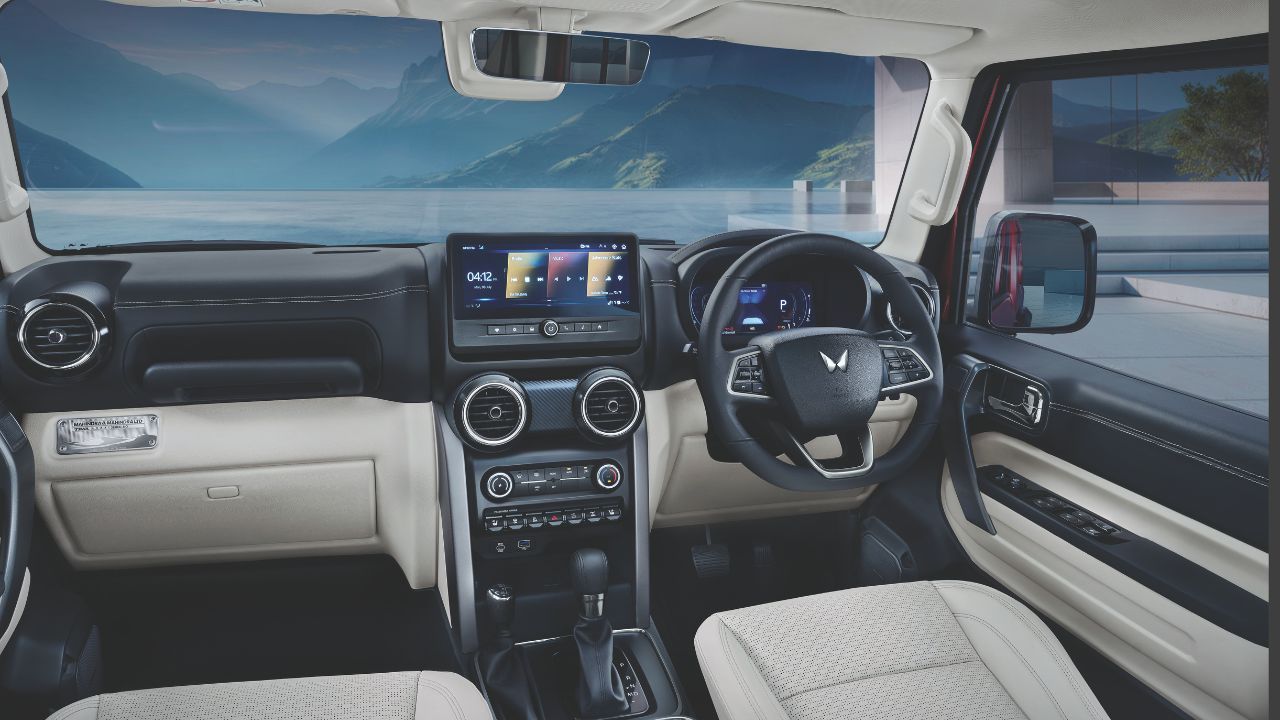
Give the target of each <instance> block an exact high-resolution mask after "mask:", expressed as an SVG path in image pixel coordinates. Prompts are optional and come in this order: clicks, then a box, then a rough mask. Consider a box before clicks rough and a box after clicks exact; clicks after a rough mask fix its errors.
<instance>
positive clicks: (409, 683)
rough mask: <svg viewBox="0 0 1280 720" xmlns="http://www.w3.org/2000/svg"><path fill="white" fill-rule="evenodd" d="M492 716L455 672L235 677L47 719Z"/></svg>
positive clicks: (473, 719)
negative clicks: (255, 679)
mask: <svg viewBox="0 0 1280 720" xmlns="http://www.w3.org/2000/svg"><path fill="white" fill-rule="evenodd" d="M393 719H403V720H493V713H491V712H490V711H489V705H488V704H487V703H486V702H485V700H484V697H483V696H482V695H481V694H480V691H479V690H477V689H476V687H475V686H474V685H472V684H471V683H470V682H469V681H467V679H466V678H464V677H462V676H461V675H455V674H453V673H441V672H398V673H383V674H378V675H338V676H334V677H311V678H297V679H292V680H267V681H262V682H237V683H223V684H219V685H189V686H186V687H171V688H159V689H156V690H136V691H133V692H122V693H109V694H106V695H98V696H95V697H91V698H87V699H85V700H81V701H79V702H76V703H72V704H71V705H68V706H66V707H64V708H62V709H61V710H59V711H58V712H56V713H54V714H53V715H52V716H50V718H49V720H393Z"/></svg>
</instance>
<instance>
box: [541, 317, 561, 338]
mask: <svg viewBox="0 0 1280 720" xmlns="http://www.w3.org/2000/svg"><path fill="white" fill-rule="evenodd" d="M541 330H542V334H543V335H545V336H547V337H555V336H557V335H559V334H560V323H558V322H556V321H555V320H543V321H542V327H541Z"/></svg>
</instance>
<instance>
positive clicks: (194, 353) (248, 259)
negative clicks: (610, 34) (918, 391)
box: [0, 235, 934, 412]
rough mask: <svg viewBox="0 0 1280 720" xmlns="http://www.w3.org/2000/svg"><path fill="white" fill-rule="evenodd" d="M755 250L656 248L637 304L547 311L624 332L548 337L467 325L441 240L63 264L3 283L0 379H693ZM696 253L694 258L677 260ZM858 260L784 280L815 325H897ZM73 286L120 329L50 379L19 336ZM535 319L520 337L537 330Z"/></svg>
mask: <svg viewBox="0 0 1280 720" xmlns="http://www.w3.org/2000/svg"><path fill="white" fill-rule="evenodd" d="M563 237H568V236H563ZM618 237H623V235H618ZM625 237H631V236H625ZM746 249H747V248H746V247H723V248H722V247H713V248H708V249H706V250H705V251H703V252H690V251H689V250H690V248H689V247H687V246H686V247H684V248H681V247H678V246H675V245H672V244H669V243H662V242H651V241H640V242H638V252H637V253H636V255H637V258H636V266H635V272H634V275H635V278H634V280H635V283H636V284H635V286H634V301H635V302H634V305H635V308H634V309H635V312H628V313H624V314H617V313H615V314H612V315H608V314H606V315H601V316H600V317H593V318H582V317H569V316H567V315H563V314H562V315H561V316H560V317H555V316H552V317H549V318H546V319H555V320H557V321H569V320H572V321H573V322H575V323H576V322H587V321H607V322H608V323H609V327H608V328H607V329H606V330H605V331H603V332H596V333H592V332H590V331H588V332H583V333H579V332H577V328H576V327H575V329H574V332H565V333H563V334H558V335H556V336H555V337H550V338H548V337H546V336H545V335H543V334H539V333H537V332H534V333H524V332H522V333H521V334H520V335H519V336H516V337H501V336H498V337H494V336H490V335H488V329H487V325H490V324H498V323H499V322H508V320H507V319H502V320H492V321H491V320H484V319H478V320H461V319H458V318H455V317H454V312H453V308H452V303H451V302H450V298H449V288H450V273H451V268H450V259H449V254H448V249H447V247H446V246H445V245H444V244H443V243H437V244H431V245H427V246H423V247H421V248H359V247H352V248H315V249H312V248H299V249H263V250H244V249H240V250H207V251H199V250H193V251H171V252H138V253H121V254H110V255H96V256H95V255H86V256H63V257H58V258H50V259H48V260H45V261H42V262H40V263H36V264H34V265H32V266H30V267H28V268H25V269H23V270H21V271H19V272H17V273H15V274H14V275H12V276H10V277H8V278H6V279H5V280H4V281H3V282H2V283H0V298H2V300H3V304H4V307H5V312H4V313H2V314H0V332H3V333H4V336H5V338H6V340H5V342H4V346H5V347H4V349H3V350H0V385H2V389H3V392H4V393H5V396H6V397H7V399H9V400H10V402H11V403H12V404H13V406H14V407H15V408H17V409H18V410H19V411H21V412H54V411H68V410H93V409H117V408H131V407H147V406H152V405H165V404H185V403H208V402H231V401H244V400H267V399H290V398H303V397H325V396H342V395H364V396H370V397H377V398H383V399H388V400H394V401H401V402H423V401H427V400H433V399H434V400H445V399H447V398H448V397H449V396H450V395H451V393H452V391H453V389H454V388H455V387H457V385H458V384H459V383H461V382H462V381H463V380H465V379H466V378H468V377H471V376H474V375H476V374H477V373H481V372H494V371H501V372H508V373H512V374H515V375H518V376H519V377H521V378H522V379H527V380H536V379H539V378H564V377H569V376H573V375H575V374H581V373H585V372H589V371H590V370H592V369H595V368H599V367H605V366H608V367H616V368H619V369H621V370H623V371H625V372H626V373H627V374H629V375H630V376H631V377H633V378H636V379H637V380H639V381H641V383H642V384H643V386H644V387H646V388H651V389H654V388H662V387H666V386H668V385H670V384H672V383H675V382H679V381H681V380H685V379H688V378H691V377H692V376H693V367H694V362H693V357H694V356H693V355H692V354H691V352H690V351H691V350H692V344H693V343H692V338H693V336H694V328H693V326H692V321H691V317H690V314H689V312H688V309H689V305H688V297H689V290H690V287H691V284H692V283H693V281H694V279H695V278H698V277H703V278H704V279H705V280H706V281H710V282H713V281H714V280H715V279H718V275H717V274H716V272H717V268H721V269H720V271H721V272H722V267H721V266H723V267H727V265H728V263H730V262H732V260H733V259H734V258H735V257H737V256H738V255H740V254H741V253H742V252H745V250H746ZM681 254H683V256H684V257H685V258H686V260H685V261H684V262H681V263H676V262H673V258H674V257H680V256H681ZM898 264H899V265H900V266H902V268H903V272H904V274H906V275H907V276H908V277H909V278H910V279H912V280H913V281H914V282H917V283H918V284H920V285H922V286H926V287H932V286H933V285H934V282H933V279H932V278H931V277H930V276H929V275H928V273H927V272H926V271H924V270H923V269H921V268H919V266H916V265H914V264H911V263H905V262H900V261H899V262H898ZM690 268H700V269H705V270H706V272H705V273H701V274H699V273H697V272H694V273H691V272H690ZM842 270H843V269H841V268H831V267H824V266H823V265H822V259H821V258H802V259H800V262H798V263H793V264H789V265H788V266H787V267H780V268H779V269H778V272H777V276H776V277H775V278H771V279H770V282H775V283H776V282H781V283H792V284H796V283H804V284H806V285H807V286H808V289H809V290H810V293H811V295H810V298H811V303H810V307H809V308H808V310H807V313H808V315H809V322H810V323H811V324H814V325H822V324H838V325H845V326H852V327H862V328H864V329H868V330H873V331H879V330H882V329H883V328H881V327H879V326H880V324H881V323H880V322H879V320H880V319H881V318H880V315H881V314H883V308H882V307H880V306H879V305H878V304H877V303H878V302H879V288H878V287H876V285H875V284H874V283H872V282H868V281H867V280H866V278H865V277H864V276H862V275H861V274H860V273H857V272H856V271H853V272H854V276H852V280H851V276H850V275H849V274H848V273H847V272H842ZM627 272H630V271H627ZM64 296H65V297H70V298H72V300H73V302H74V303H77V304H80V305H84V306H85V307H86V308H87V309H88V310H90V311H91V312H92V314H93V315H94V316H95V318H97V320H98V322H99V323H100V324H101V325H102V326H103V327H104V331H103V333H102V344H101V347H100V348H99V352H100V355H101V357H100V358H98V359H97V360H96V361H95V362H93V363H91V364H87V365H86V366H84V367H82V368H79V369H77V370H76V371H74V372H66V373H58V372H49V371H48V370H46V369H44V368H40V367H38V366H36V365H34V364H33V363H32V362H30V361H29V360H28V359H27V358H26V357H25V356H24V354H23V352H22V349H21V348H20V347H19V345H18V343H17V341H16V339H15V337H16V333H17V330H18V328H19V325H20V324H21V323H22V321H23V319H24V316H27V315H29V314H30V310H31V308H32V307H33V306H34V305H36V304H39V303H40V302H42V301H48V300H49V299H50V298H58V297H64ZM512 322H513V321H512ZM521 322H522V324H523V325H525V326H526V327H523V328H522V330H527V329H528V327H527V326H531V325H535V324H536V323H535V321H534V320H532V319H529V320H528V321H523V320H522V321H521ZM467 323H474V324H477V326H478V328H485V329H484V330H480V329H478V328H469V327H467ZM460 328H461V329H460ZM460 332H469V333H472V334H476V333H480V332H483V333H484V335H483V338H484V339H483V341H481V342H477V343H475V344H474V345H473V346H472V347H469V348H459V347H458V344H457V340H458V335H459V333H460ZM740 337H741V336H740ZM741 339H742V340H745V337H741Z"/></svg>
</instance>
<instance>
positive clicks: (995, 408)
mask: <svg viewBox="0 0 1280 720" xmlns="http://www.w3.org/2000/svg"><path fill="white" fill-rule="evenodd" d="M988 376H989V377H988V378H987V382H986V388H985V390H984V394H985V396H986V397H985V404H986V406H987V407H988V408H990V409H991V411H992V412H993V414H994V415H996V416H997V417H999V418H1002V419H1004V420H1006V421H1008V422H1011V423H1014V424H1015V425H1018V426H1020V427H1022V428H1024V429H1026V430H1031V431H1034V432H1039V431H1040V430H1043V429H1044V424H1045V420H1046V408H1047V407H1048V397H1049V389H1048V388H1047V387H1045V385H1044V384H1042V383H1040V382H1039V381H1037V380H1033V379H1031V378H1029V377H1026V376H1024V375H1019V374H1018V373H1015V372H1013V371H1011V370H1006V369H1004V368H1002V367H998V366H994V365H991V366H988Z"/></svg>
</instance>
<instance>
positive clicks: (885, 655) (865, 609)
mask: <svg viewBox="0 0 1280 720" xmlns="http://www.w3.org/2000/svg"><path fill="white" fill-rule="evenodd" d="M694 645H695V646H696V648H697V651H698V661H699V663H701V665H702V673H703V675H704V676H705V677H706V679H707V686H708V687H709V688H710V690H711V698H712V700H713V701H714V702H715V706H716V711H717V712H718V714H719V716H720V720H745V719H747V718H751V719H753V720H755V719H760V720H765V719H767V720H787V719H790V720H812V719H818V718H830V719H832V720H834V719H835V718H849V719H853V718H859V719H861V718H878V719H883V720H889V719H894V720H899V719H900V720H915V719H917V718H920V719H924V718H949V719H955V720H960V719H961V718H974V719H977V718H982V719H983V720H1005V719H1008V720H1012V719H1014V718H1017V719H1023V718H1030V719H1031V720H1038V719H1039V718H1056V719H1058V720H1105V718H1106V717H1107V715H1106V712H1105V711H1103V709H1102V706H1101V705H1099V704H1098V700H1097V698H1095V697H1094V695H1093V692H1092V691H1091V690H1089V686H1088V685H1086V684H1085V682H1084V678H1082V677H1081V676H1080V672H1079V671H1078V670H1077V669H1076V667H1075V665H1074V664H1072V662H1071V659H1070V658H1069V657H1067V653H1066V651H1065V650H1064V649H1063V647H1062V644H1061V643H1059V642H1058V640H1057V638H1055V637H1054V636H1053V633H1052V632H1051V631H1050V630H1049V628H1048V626H1046V625H1045V624H1044V623H1043V622H1042V621H1041V620H1040V619H1039V618H1038V617H1036V616H1035V615H1034V614H1033V613H1032V612H1031V611H1030V610H1028V609H1027V608H1026V607H1024V606H1023V605H1022V604H1021V603H1019V602H1018V601H1017V600H1014V599H1013V598H1011V597H1009V596H1008V595H1005V594H1004V593H1001V592H997V591H995V590H993V589H991V588H988V587H985V586H983V585H977V584H974V583H967V582H916V583H906V584H901V585H883V586H878V587H868V588H858V589H855V590H844V591H840V592H834V593H827V594H824V595H814V596H812V597H806V598H800V599H798V600H788V601H785V602H778V603H770V604H768V605H759V606H757V607H751V608H745V609H742V610H734V611H731V612H725V613H720V614H718V615H713V616H711V617H710V618H708V619H707V621H706V622H705V623H703V624H702V627H701V628H699V629H698V634H697V636H696V638H695V639H694Z"/></svg>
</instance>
